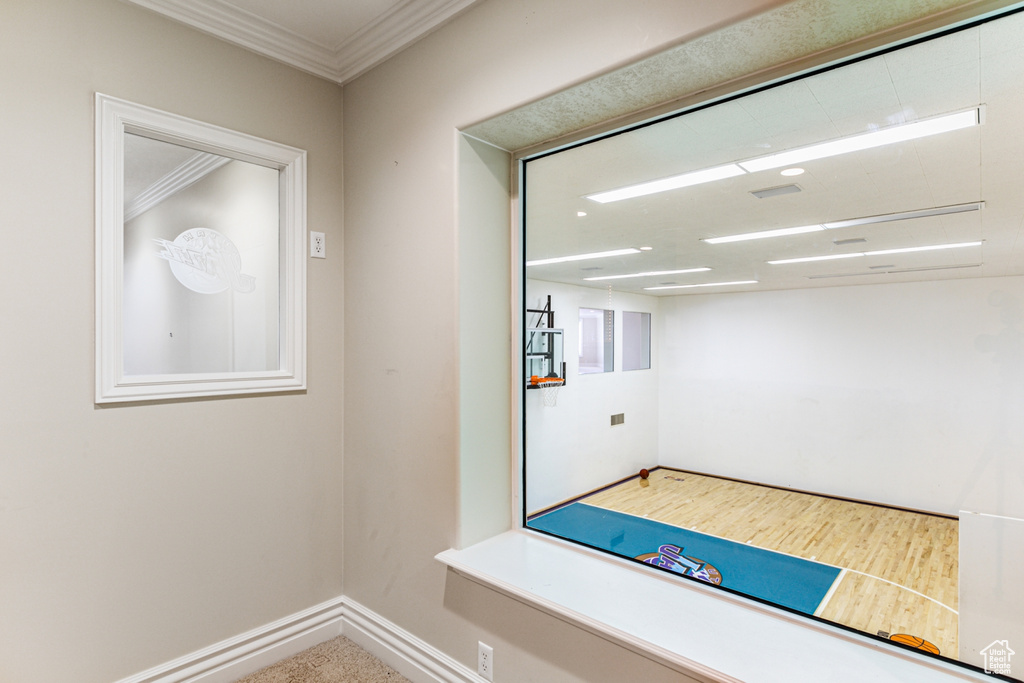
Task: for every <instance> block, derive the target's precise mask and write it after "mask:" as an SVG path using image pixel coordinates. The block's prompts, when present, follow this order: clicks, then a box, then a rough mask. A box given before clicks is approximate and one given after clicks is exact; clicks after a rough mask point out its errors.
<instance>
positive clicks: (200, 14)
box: [128, 0, 478, 83]
mask: <svg viewBox="0 0 1024 683" xmlns="http://www.w3.org/2000/svg"><path fill="white" fill-rule="evenodd" d="M128 1H129V2H132V3H134V4H136V5H140V6H142V7H146V8H147V9H150V10H153V11H154V12H158V13H160V14H163V15H164V16H167V17H170V18H171V19H174V20H176V21H180V22H182V23H184V24H188V25H189V26H192V27H193V28H197V29H199V30H200V31H203V32H205V33H210V34H212V35H215V36H217V37H218V38H223V39H224V40H227V41H228V42H231V43H235V44H236V45H241V46H242V47H245V48H248V49H250V50H253V51H254V52H258V53H260V54H263V55H266V56H268V57H270V58H272V59H276V60H278V61H281V62H284V63H286V64H290V65H291V66H294V67H296V68H299V69H302V70H303V71H308V72H310V73H312V74H315V75H317V76H321V77H323V78H327V79H329V80H332V81H335V82H336V83H346V82H348V81H350V80H352V79H353V78H355V77H356V76H358V75H359V74H361V73H363V72H364V71H367V70H368V69H371V68H373V67H374V66H375V65H377V64H379V63H380V62H382V61H384V60H385V59H387V58H388V57H390V56H391V55H393V54H395V53H397V52H399V51H400V50H402V49H403V48H405V47H407V46H408V45H410V44H412V43H414V42H415V41H417V40H418V39H420V38H422V37H423V36H425V35H426V34H427V33H430V32H431V31H433V30H434V29H435V28H438V27H439V26H441V25H442V24H443V23H444V22H446V21H448V20H449V19H451V18H452V17H454V16H455V15H456V14H458V13H459V12H462V11H463V10H465V9H466V8H468V7H469V6H470V5H473V4H474V3H476V2H478V0H288V2H282V1H281V0H230V2H228V1H227V0H128Z"/></svg>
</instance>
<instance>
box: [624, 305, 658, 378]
mask: <svg viewBox="0 0 1024 683" xmlns="http://www.w3.org/2000/svg"><path fill="white" fill-rule="evenodd" d="M650 368H651V314H650V313H636V312H634V311H623V312H622V369H623V370H649V369H650Z"/></svg>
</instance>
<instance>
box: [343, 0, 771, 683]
mask: <svg viewBox="0 0 1024 683" xmlns="http://www.w3.org/2000/svg"><path fill="white" fill-rule="evenodd" d="M770 4H772V3H767V2H766V3H758V2H753V1H750V2H730V3H714V4H712V3H679V2H674V1H672V0H658V1H649V2H643V3H640V4H638V3H636V2H634V1H632V0H630V1H627V0H604V1H602V2H593V1H590V0H560V1H559V2H548V1H545V0H527V1H526V2H508V1H494V0H491V1H489V2H484V3H483V4H481V5H479V6H476V7H474V8H473V9H472V10H470V11H469V12H467V13H465V14H463V15H462V16H461V17H459V18H458V19H456V20H455V21H454V22H452V23H450V24H449V25H447V26H446V27H444V28H442V29H441V30H439V31H437V32H435V33H433V34H431V35H430V36H429V37H428V38H426V39H425V40H423V41H421V42H419V43H417V44H415V45H414V46H412V47H411V48H410V49H408V50H406V51H405V52H403V53H401V54H399V55H398V56H396V57H394V58H392V59H390V60H389V61H388V62H386V63H385V64H383V65H382V66H380V67H378V68H376V69H375V70H373V71H372V72H370V73H369V74H367V75H365V76H363V77H361V78H359V79H357V80H356V81H354V82H353V83H351V84H348V85H347V86H346V87H345V279H346V285H347V286H346V298H345V309H346V311H345V312H346V321H347V327H346V331H347V334H346V344H345V350H346V430H345V454H346V463H345V531H346V534H345V594H346V596H348V597H351V598H353V599H355V600H357V601H359V602H360V603H362V604H364V605H366V606H368V607H369V608H371V609H372V610H374V611H376V612H378V613H379V614H381V615H383V616H384V617H386V618H387V619H390V620H392V621H394V622H396V623H398V624H399V625H400V626H402V627H403V628H405V629H408V630H409V631H411V632H412V633H413V634H415V635H416V636H419V637H420V638H423V639H424V640H426V641H427V642H429V643H430V644H431V645H433V646H435V647H438V648H440V649H441V650H443V651H444V652H446V653H448V654H449V655H451V656H453V657H455V658H456V659H458V660H459V661H461V662H463V663H464V664H466V665H467V666H470V667H471V668H473V669H475V668H476V667H475V662H476V644H477V641H478V640H483V641H484V642H487V643H488V644H490V645H492V646H494V648H495V672H496V679H497V680H504V681H530V680H534V681H602V680H607V681H620V680H627V679H631V680H641V679H642V680H665V681H669V680H673V681H677V680H679V675H678V674H677V673H674V672H671V671H669V670H668V669H665V668H663V667H661V666H658V665H655V664H653V663H651V662H648V661H645V660H642V659H641V658H639V657H637V656H636V655H631V654H629V653H626V652H625V651H624V650H622V649H621V648H617V647H614V646H611V645H610V644H608V643H607V642H606V641H604V640H601V639H599V638H597V637H595V636H592V635H589V634H587V633H584V632H583V631H579V630H576V629H573V628H570V627H568V626H566V625H565V624H563V623H561V622H559V621H557V620H555V619H553V618H550V617H547V616H543V615H541V614H540V613H539V612H536V611H534V610H531V609H528V608H525V607H523V606H521V605H519V604H518V603H516V602H513V601H511V600H508V599H506V598H502V597H499V596H498V595H497V594H495V593H492V592H490V591H487V590H484V589H481V588H480V587H478V586H476V585H475V584H472V583H470V582H467V581H465V580H462V579H459V578H457V577H455V576H454V575H447V577H446V572H445V569H444V568H443V567H442V566H441V565H440V564H439V563H437V562H436V561H434V560H433V559H432V558H433V556H434V555H435V554H436V553H438V552H440V551H442V550H445V549H447V548H449V547H452V546H454V545H456V544H457V543H458V533H459V526H458V514H459V511H458V501H459V500H460V493H459V481H460V467H459V463H460V461H459V444H460V441H459V440H460V424H459V412H458V407H459V392H458V387H459V382H460V377H459V376H458V374H457V371H458V369H459V358H460V349H459V347H458V341H459V322H460V318H459V314H460V311H459V299H458V294H459V291H460V277H459V266H460V264H461V267H462V268H463V269H464V270H463V273H462V275H463V280H464V279H465V276H467V275H469V273H467V272H465V271H466V269H473V261H474V257H475V261H476V265H475V269H473V270H472V273H473V274H475V275H481V274H482V273H483V271H487V270H489V269H496V270H498V271H501V272H508V260H507V259H508V251H507V247H506V250H505V251H504V252H503V251H501V250H495V249H493V246H494V244H493V242H486V244H487V245H489V247H490V250H488V249H481V250H480V251H479V252H476V253H474V254H472V255H467V254H461V255H460V253H459V247H460V245H461V246H462V247H466V246H467V245H468V244H469V243H470V242H471V241H470V240H466V239H464V238H462V237H461V236H460V234H459V229H464V230H474V229H483V228H482V227H481V224H465V225H459V219H460V217H461V218H463V219H465V216H464V215H462V216H460V208H461V207H460V206H459V204H458V202H457V201H456V194H457V173H456V170H457V169H456V167H455V164H456V160H457V158H458V154H459V145H458V136H457V135H456V130H457V129H458V128H459V127H461V126H465V125H467V124H470V123H474V122H477V121H480V120H483V119H485V118H488V117H490V116H493V115H495V114H498V113H500V112H502V111H505V110H508V109H511V108H514V107H516V106H519V105H521V104H523V103H525V102H527V101H530V100H533V99H535V98H538V97H540V96H542V95H545V94H548V93H551V92H554V91H556V90H558V89H560V88H562V87H564V86H566V85H568V84H571V83H574V82H579V81H581V80H583V79H586V78H588V77H590V76H593V75H595V74H596V73H598V72H600V71H603V70H606V69H609V68H612V67H614V66H617V65H619V64H621V63H623V62H624V61H626V60H628V59H631V58H634V57H636V56H638V55H642V54H645V53H648V52H651V51H654V50H656V49H658V48H659V47H663V46H665V45H667V44H670V43H672V42H674V41H677V40H678V39H679V38H680V37H681V36H685V35H688V34H690V33H695V32H700V31H703V30H705V29H706V28H707V27H708V26H710V25H712V24H715V23H718V22H728V21H729V20H731V19H733V18H735V17H737V16H739V15H741V14H743V13H747V12H750V11H753V10H754V9H757V8H758V7H766V6H768V5H770ZM488 225H490V226H491V227H490V228H488V229H493V225H491V224H488ZM481 243H483V241H481ZM506 245H507V237H506ZM462 284H463V291H464V292H465V289H466V287H465V281H463V283H462ZM493 305H494V306H505V307H506V310H507V305H508V303H507V300H505V301H503V300H500V299H498V300H496V301H494V302H493ZM466 313H467V312H466V311H462V314H463V315H466ZM487 315H488V318H489V314H487ZM469 324H472V323H469ZM473 338H474V339H475V340H477V341H479V339H480V337H479V336H475V337H473ZM495 343H496V344H497V345H498V346H499V348H507V347H508V332H507V331H506V332H505V333H504V336H503V335H502V333H501V331H499V332H498V335H497V339H496V340H495ZM472 353H476V352H475V351H472ZM461 380H462V383H463V386H467V379H466V378H464V377H463V378H461ZM477 386H478V387H479V388H482V389H483V390H484V394H485V398H486V393H487V392H498V394H499V397H498V398H499V399H500V398H501V394H507V391H508V386H507V384H491V383H487V384H479V383H478V384H477ZM490 398H493V395H492V396H490ZM495 403H500V400H497V401H495ZM513 429H514V430H515V429H517V426H513ZM462 435H463V437H465V435H466V432H465V430H464V431H463V432H462ZM467 445H468V444H467V443H465V442H464V443H463V446H464V447H466V446H467ZM490 453H491V452H490V451H489V452H488V453H484V452H483V450H475V449H473V448H472V447H469V448H467V449H466V450H464V452H463V457H464V458H465V459H467V460H471V459H474V458H482V457H488V455H489V454H490ZM498 456H499V457H502V458H506V459H507V458H508V457H509V453H508V452H507V448H506V452H505V453H498ZM505 462H507V460H506V461H505ZM472 469H474V468H470V467H465V466H464V467H463V468H462V470H461V474H462V475H466V474H467V473H468V472H469V471H470V470H472ZM476 470H477V471H482V470H486V468H485V467H477V468H476ZM476 483H479V484H480V485H486V484H487V482H484V481H481V482H474V484H476ZM497 495H499V496H500V498H498V499H497V506H498V510H499V512H500V510H501V509H502V506H507V500H508V494H507V492H505V493H504V494H502V493H498V494H497ZM472 499H473V496H472V495H471V494H469V493H466V492H463V495H462V500H463V501H471V500H472ZM492 513H494V514H497V513H495V511H494V510H493V509H490V510H487V509H485V510H479V509H472V510H466V511H465V514H466V515H467V516H468V517H474V516H476V515H479V514H492ZM467 523H468V524H470V525H473V527H474V528H479V527H481V526H486V525H484V524H481V522H480V520H479V519H476V518H474V519H470V520H467ZM627 665H635V666H637V667H639V668H637V669H635V672H637V673H634V674H626V673H624V672H625V671H626V669H625V668H623V667H625V666H627ZM513 672H514V673H513Z"/></svg>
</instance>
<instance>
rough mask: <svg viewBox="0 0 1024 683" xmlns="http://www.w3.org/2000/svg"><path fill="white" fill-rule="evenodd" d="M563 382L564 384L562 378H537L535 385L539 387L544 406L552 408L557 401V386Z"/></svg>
mask: <svg viewBox="0 0 1024 683" xmlns="http://www.w3.org/2000/svg"><path fill="white" fill-rule="evenodd" d="M563 384H565V380H563V379H556V378H551V379H548V378H542V379H538V380H537V387H538V388H539V389H540V395H541V399H542V400H543V401H544V407H545V408H553V407H554V406H555V405H556V404H557V403H558V387H560V386H562V385H563Z"/></svg>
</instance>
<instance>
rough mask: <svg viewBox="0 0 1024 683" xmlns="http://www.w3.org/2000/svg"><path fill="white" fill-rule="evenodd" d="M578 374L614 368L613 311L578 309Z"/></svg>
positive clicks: (607, 370) (609, 370)
mask: <svg viewBox="0 0 1024 683" xmlns="http://www.w3.org/2000/svg"><path fill="white" fill-rule="evenodd" d="M579 347H580V374H581V375H586V374H589V373H593V372H611V371H612V370H614V369H615V311H605V310H601V309H596V308H581V309H580V330H579Z"/></svg>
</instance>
